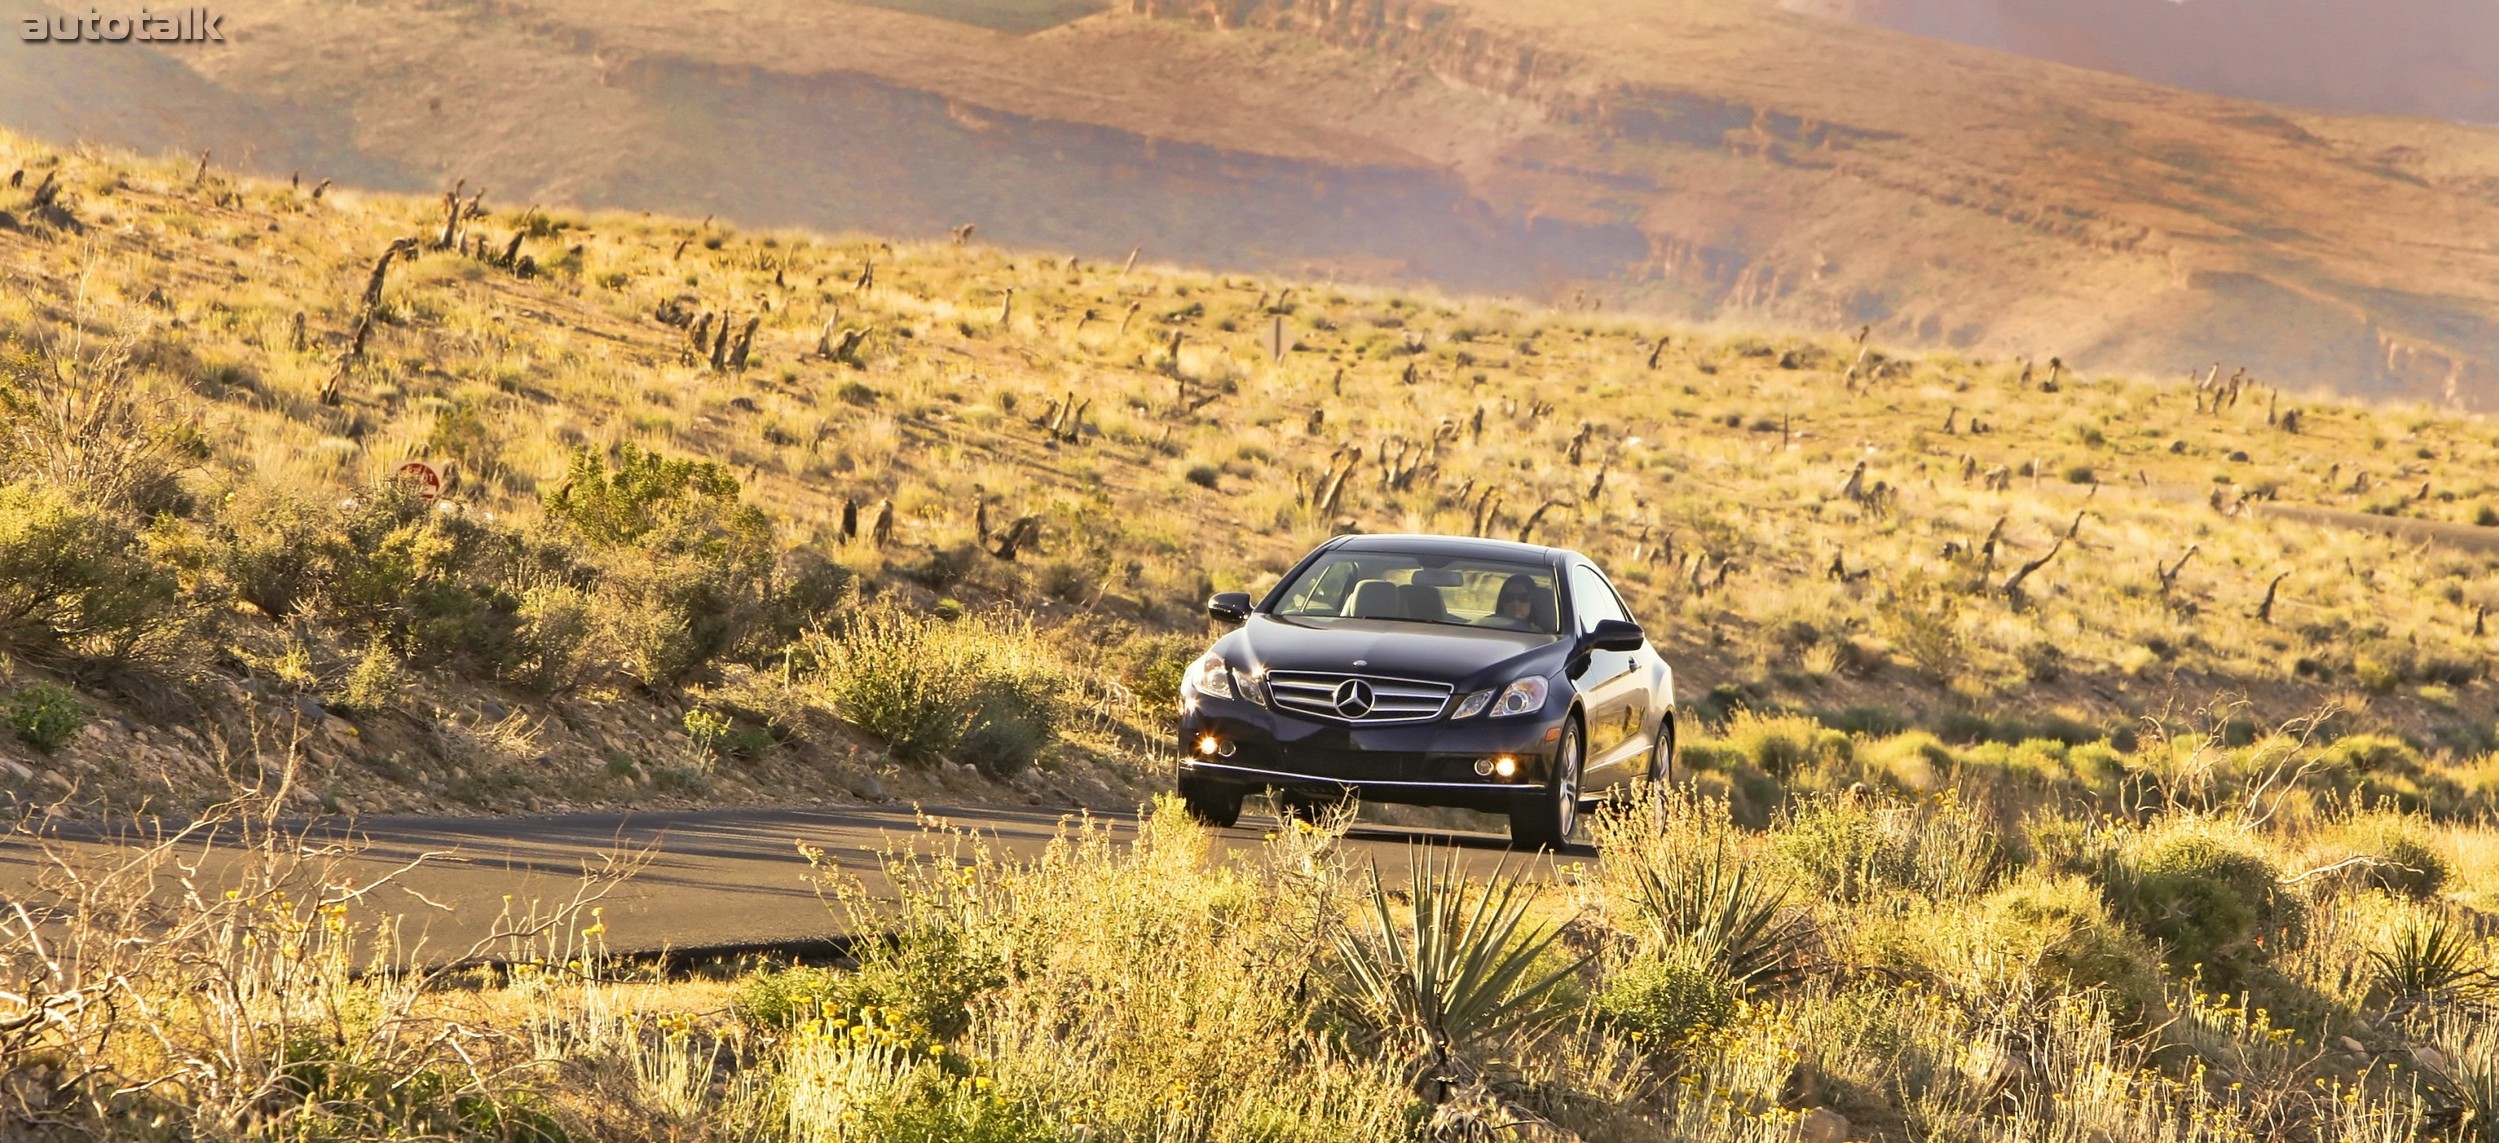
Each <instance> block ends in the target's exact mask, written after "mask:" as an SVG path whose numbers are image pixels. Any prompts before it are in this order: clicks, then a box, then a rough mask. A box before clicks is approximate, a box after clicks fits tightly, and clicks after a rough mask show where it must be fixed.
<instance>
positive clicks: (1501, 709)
mask: <svg viewBox="0 0 2499 1143" xmlns="http://www.w3.org/2000/svg"><path fill="white" fill-rule="evenodd" d="M1544 708H1545V681H1544V680H1543V679H1540V678H1536V679H1520V680H1519V681H1517V682H1515V683H1511V684H1510V685H1509V686H1506V687H1503V688H1501V697H1500V698H1497V699H1494V700H1493V701H1492V716H1493V717H1494V718H1508V717H1510V716H1511V715H1514V714H1534V713H1536V712H1537V711H1540V710H1543V709H1544Z"/></svg>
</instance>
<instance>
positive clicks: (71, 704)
mask: <svg viewBox="0 0 2499 1143" xmlns="http://www.w3.org/2000/svg"><path fill="white" fill-rule="evenodd" d="M0 714H5V717H6V718H7V720H8V724H9V729H11V730H14V731H16V732H17V736H18V738H19V739H20V740H22V741H24V742H25V743H26V745H28V746H32V747H34V748H35V749H37V750H40V751H43V752H44V753H46V754H50V753H52V752H54V751H56V750H59V749H60V748H62V747H64V746H67V745H69V744H70V741H71V740H72V739H75V738H77V737H78V732H79V730H80V729H82V728H84V727H85V726H86V725H87V712H86V710H85V709H84V708H82V707H80V706H79V705H78V696H77V695H76V694H74V693H72V692H71V691H70V689H69V688H68V687H64V686H61V685H59V684H57V683H36V684H34V685H33V686H29V687H21V688H19V689H18V691H17V693H15V694H12V695H10V696H9V701H8V703H7V705H6V706H5V707H0Z"/></svg>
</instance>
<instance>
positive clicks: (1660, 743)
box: [1605, 723, 1675, 825]
mask: <svg viewBox="0 0 2499 1143" xmlns="http://www.w3.org/2000/svg"><path fill="white" fill-rule="evenodd" d="M1674 757H1675V738H1674V727H1673V724H1671V723H1669V724H1667V725H1666V726H1663V727H1660V728H1659V729H1658V732H1657V741H1656V743H1655V744H1654V745H1652V746H1650V747H1649V764H1648V767H1647V769H1646V770H1644V771H1643V772H1642V773H1641V775H1640V776H1639V777H1638V778H1636V779H1634V780H1633V781H1632V782H1631V783H1630V784H1629V785H1624V786H1616V787H1615V788H1614V789H1613V790H1612V791H1611V792H1610V793H1608V794H1607V795H1606V799H1605V800H1606V806H1607V808H1609V809H1611V810H1613V811H1614V812H1615V813H1617V814H1620V815H1623V816H1625V817H1629V816H1630V815H1633V814H1647V815H1648V816H1649V817H1650V818H1651V819H1652V820H1654V821H1656V822H1657V823H1658V824H1660V825H1663V824H1664V823H1665V821H1666V791H1667V790H1668V789H1669V788H1671V787H1670V779H1671V778H1672V777H1673V767H1674Z"/></svg>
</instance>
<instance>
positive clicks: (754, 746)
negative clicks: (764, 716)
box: [683, 707, 773, 760]
mask: <svg viewBox="0 0 2499 1143" xmlns="http://www.w3.org/2000/svg"><path fill="white" fill-rule="evenodd" d="M683 721H684V724H685V732H686V737H688V738H691V739H693V740H694V746H695V748H696V749H698V750H701V751H703V752H704V753H706V754H711V755H714V756H716V757H721V758H744V759H748V760H752V759H756V758H761V757H763V756H764V753H765V752H766V751H769V750H771V749H772V745H773V742H772V732H771V731H769V730H766V729H764V728H763V727H760V726H755V725H752V724H749V723H743V722H740V721H738V720H737V719H735V718H732V717H730V716H729V715H727V714H724V713H722V712H720V711H716V710H706V709H704V708H702V707H695V708H693V709H691V710H688V711H686V712H685V718H684V720H683Z"/></svg>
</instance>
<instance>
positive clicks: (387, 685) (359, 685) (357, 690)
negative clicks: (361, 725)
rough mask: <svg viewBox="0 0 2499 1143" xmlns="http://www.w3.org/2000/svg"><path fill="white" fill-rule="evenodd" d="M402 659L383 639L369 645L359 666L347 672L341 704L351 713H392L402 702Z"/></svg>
mask: <svg viewBox="0 0 2499 1143" xmlns="http://www.w3.org/2000/svg"><path fill="white" fill-rule="evenodd" d="M399 687H400V676H399V656H398V655H396V654H393V653H392V652H391V649H390V645H389V644H387V643H384V642H382V641H381V640H380V639H374V640H370V641H368V642H367V643H366V644H365V645H364V652H363V653H362V654H359V655H358V656H356V662H355V665H354V666H352V667H349V668H348V669H347V681H346V683H345V685H344V686H342V687H341V688H340V689H339V694H338V702H339V705H340V706H343V707H345V708H347V709H348V710H351V711H365V712H369V711H378V710H387V709H389V707H390V705H391V703H393V702H394V701H397V699H398V698H399Z"/></svg>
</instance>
